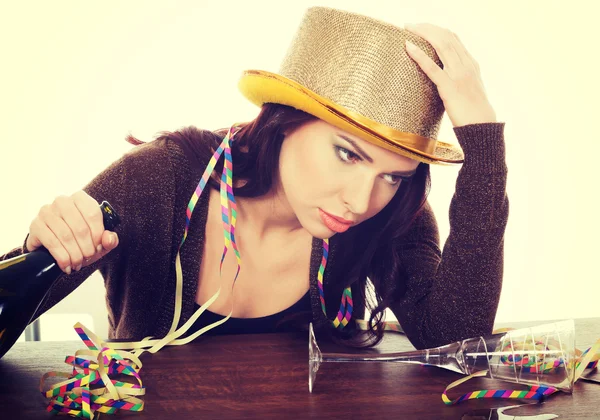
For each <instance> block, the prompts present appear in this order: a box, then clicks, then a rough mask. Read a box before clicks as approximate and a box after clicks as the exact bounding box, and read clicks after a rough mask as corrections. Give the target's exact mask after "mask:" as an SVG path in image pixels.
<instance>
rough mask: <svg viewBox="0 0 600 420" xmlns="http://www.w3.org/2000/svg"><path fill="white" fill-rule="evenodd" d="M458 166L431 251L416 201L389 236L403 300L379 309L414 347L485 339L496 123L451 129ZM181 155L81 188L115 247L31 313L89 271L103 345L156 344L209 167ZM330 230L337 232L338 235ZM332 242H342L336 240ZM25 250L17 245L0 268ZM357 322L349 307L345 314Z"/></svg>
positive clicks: (124, 164) (495, 201)
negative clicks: (101, 296)
mask: <svg viewBox="0 0 600 420" xmlns="http://www.w3.org/2000/svg"><path fill="white" fill-rule="evenodd" d="M454 132H455V134H456V136H457V139H458V141H459V144H460V145H461V147H462V148H463V151H464V152H465V162H464V164H463V166H462V167H461V169H460V171H459V175H458V179H457V182H456V191H455V194H454V196H453V198H452V202H451V204H450V235H449V237H448V238H447V240H446V243H445V245H444V249H443V252H442V251H441V250H440V245H439V244H440V241H439V233H438V228H437V222H436V220H435V217H434V214H433V212H432V210H431V207H430V206H429V205H427V206H426V208H425V211H423V212H422V213H421V214H420V215H419V217H418V218H417V219H416V221H415V222H414V223H413V225H412V227H411V229H410V230H409V232H408V233H407V234H406V235H404V236H403V237H402V238H401V239H399V240H397V242H398V243H397V244H396V246H397V247H398V250H399V251H400V252H399V254H400V255H401V258H402V265H403V267H404V269H403V277H402V278H397V279H392V278H388V279H386V281H388V282H403V283H404V285H405V286H404V287H405V290H406V291H405V293H404V294H403V295H402V296H398V297H397V299H395V300H394V302H393V303H392V304H391V305H390V308H391V309H392V311H393V312H394V314H395V315H396V317H397V318H398V320H399V322H400V324H401V325H402V328H403V329H404V331H405V332H406V334H407V337H408V338H409V340H410V341H411V342H412V343H413V345H414V346H415V347H416V348H426V347H433V346H438V345H442V344H446V343H449V342H452V341H455V340H459V339H463V338H468V337H473V336H478V335H483V334H487V333H490V332H491V330H492V326H493V323H494V319H495V315H496V310H497V306H498V300H499V297H500V290H501V285H502V273H503V245H504V231H505V227H506V223H507V220H508V198H507V196H506V177H507V167H506V163H505V144H504V123H482V124H470V125H466V126H462V127H455V128H454ZM185 150H186V148H185V147H182V145H180V144H178V143H177V142H176V141H174V140H171V139H165V138H161V139H158V140H155V141H152V142H149V143H145V144H142V145H139V146H137V147H135V148H134V149H132V150H131V151H129V152H128V153H126V154H124V156H122V157H121V158H120V159H118V160H117V161H115V162H114V163H113V164H111V165H110V166H109V167H108V168H107V169H106V170H104V171H103V172H102V173H100V174H99V175H98V176H97V177H96V178H94V179H93V180H92V181H91V182H90V183H89V184H88V185H87V186H86V187H85V188H84V190H85V191H86V192H87V193H88V194H89V195H90V196H92V197H93V198H95V199H96V200H97V201H98V202H101V201H102V200H107V201H109V202H110V203H111V204H112V205H113V207H114V208H115V210H116V211H117V212H118V213H119V215H120V216H121V219H122V224H121V225H120V226H119V227H118V228H117V229H116V231H117V233H118V234H119V238H120V243H119V246H118V247H117V248H116V249H115V250H113V251H111V252H110V253H109V254H108V255H107V256H105V257H104V258H102V259H101V260H99V261H97V262H95V263H94V264H92V265H91V266H88V267H85V268H83V269H82V270H80V271H79V272H73V273H72V274H71V275H66V274H63V275H62V276H61V277H60V278H59V279H58V280H57V282H56V284H55V285H54V286H53V287H52V289H51V290H50V292H49V294H48V296H47V298H46V300H45V301H44V302H43V304H42V305H41V307H40V309H39V310H38V312H37V314H36V315H35V318H37V317H38V316H39V315H41V314H42V313H44V312H45V311H47V310H48V309H49V308H51V307H52V306H54V305H55V304H56V303H58V302H59V301H61V300H62V299H64V298H65V297H66V296H67V295H68V294H69V293H71V292H72V291H73V290H74V289H76V288H77V287H78V286H79V285H80V284H81V283H82V282H83V281H84V280H85V279H86V278H88V277H89V276H90V275H91V274H92V273H93V272H94V271H96V270H100V272H101V274H102V276H103V277H104V281H105V286H106V304H107V308H108V318H109V338H110V339H128V340H139V339H142V338H143V337H146V336H154V337H163V336H164V335H165V334H166V333H167V332H168V330H169V327H170V325H171V321H172V317H173V311H174V305H175V257H176V255H177V249H178V247H179V244H180V242H181V239H182V235H183V230H184V227H185V213H186V212H185V210H186V207H187V204H188V201H189V199H190V197H191V195H192V193H193V191H194V190H195V188H196V186H197V184H198V182H199V180H200V177H201V176H202V172H203V170H204V167H205V166H206V164H207V163H208V162H198V159H197V158H196V157H195V156H193V155H192V154H191V153H189V152H187V153H186V151H185ZM209 196H210V195H209V194H203V196H202V197H201V198H200V200H198V203H197V205H196V208H195V210H194V215H193V217H192V221H191V226H190V230H189V233H188V236H187V239H186V241H185V243H184V245H183V247H182V249H181V264H182V270H183V302H182V313H181V319H180V324H179V325H183V323H185V322H186V321H187V320H188V319H189V318H190V316H191V315H192V314H193V312H194V302H195V296H196V288H197V284H198V273H199V267H200V263H201V261H200V259H201V256H202V246H203V244H204V232H205V224H206V217H207V211H208V198H209ZM338 235H339V236H338ZM338 235H336V236H338V238H337V239H336V241H335V245H334V241H332V245H331V249H330V255H329V261H328V266H327V267H328V270H326V271H325V275H324V285H325V287H324V288H325V300H326V304H327V312H328V317H329V319H333V317H334V316H335V315H336V314H337V310H338V308H339V299H340V297H341V294H342V286H341V285H340V286H338V287H328V284H329V285H331V283H332V282H331V281H329V277H328V272H329V271H330V270H329V268H330V267H333V266H334V265H335V264H344V261H337V260H336V249H335V247H336V246H344V245H348V246H351V244H344V239H343V235H344V234H338ZM340 244H342V245H340ZM23 252H27V249H26V248H25V245H24V244H23V245H22V246H21V247H18V248H15V249H13V250H12V251H10V252H9V253H7V254H5V255H3V256H0V261H1V260H3V259H6V258H11V257H14V256H16V255H19V254H22V253H23ZM321 252H322V251H321V240H319V239H316V238H315V239H314V240H313V245H312V254H311V260H310V297H311V303H312V312H313V322H315V323H317V324H320V325H323V324H324V323H328V322H330V321H328V320H327V319H326V318H325V316H324V314H323V312H322V310H321V305H320V301H319V291H318V286H317V271H318V269H319V265H320V260H321V255H322V253H321ZM362 316H364V306H363V304H362V303H361V302H358V301H356V300H355V311H354V317H362Z"/></svg>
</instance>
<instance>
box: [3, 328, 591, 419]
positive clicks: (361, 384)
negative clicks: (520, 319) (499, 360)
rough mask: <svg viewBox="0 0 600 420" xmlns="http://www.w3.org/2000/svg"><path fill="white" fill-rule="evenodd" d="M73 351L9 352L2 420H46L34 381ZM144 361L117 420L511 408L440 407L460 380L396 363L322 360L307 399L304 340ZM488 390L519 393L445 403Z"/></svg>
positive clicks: (244, 338)
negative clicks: (134, 408)
mask: <svg viewBox="0 0 600 420" xmlns="http://www.w3.org/2000/svg"><path fill="white" fill-rule="evenodd" d="M533 324H536V323H529V325H533ZM524 325H525V324H519V325H518V326H519V327H521V326H524ZM576 331H577V342H578V343H582V345H581V346H579V347H580V348H581V347H583V345H584V344H585V345H589V344H591V343H593V342H594V341H595V340H597V339H598V338H600V318H593V319H581V320H577V321H576ZM321 347H322V350H324V351H332V350H337V351H342V350H345V349H341V348H339V347H335V346H333V345H331V344H328V343H321ZM80 348H83V345H82V343H80V342H75V341H72V342H29V343H18V344H17V345H15V346H14V347H13V349H11V350H10V351H9V352H8V353H7V354H6V356H4V358H2V359H1V360H0V418H1V419H7V420H9V419H10V420H13V419H48V418H50V417H52V416H51V415H50V414H49V413H47V412H46V411H45V407H46V399H45V398H44V397H43V396H42V395H41V394H40V392H39V389H38V387H39V380H40V377H41V376H42V375H43V374H44V373H45V372H48V371H51V370H59V371H63V372H68V371H69V367H68V366H67V365H66V364H64V362H63V360H64V357H65V356H66V355H70V354H73V353H74V352H75V351H76V350H77V349H80ZM411 349H413V347H412V346H411V345H410V343H409V342H408V340H407V339H406V338H405V337H404V336H401V335H399V334H389V335H388V336H386V338H385V340H384V342H383V343H382V344H381V345H380V346H379V347H378V348H377V349H375V350H371V351H376V352H379V351H381V352H384V351H403V350H411ZM142 362H143V363H144V366H143V368H142V370H141V377H142V380H143V382H144V385H145V386H146V387H147V391H146V396H145V402H146V407H145V409H144V411H143V412H141V413H125V412H123V413H121V414H119V417H120V418H123V417H127V418H131V419H138V418H139V419H168V418H170V417H171V418H191V419H196V418H198V419H212V418H221V419H246V418H254V417H257V418H262V419H275V418H277V419H281V418H285V419H291V418H323V419H336V418H340V419H342V418H343V419H347V418H371V417H372V418H378V419H392V418H393V419H399V418H402V419H446V418H448V419H458V418H460V417H461V415H462V414H463V413H464V412H467V411H470V410H472V409H476V408H486V407H497V406H503V405H512V404H514V403H515V402H514V400H512V401H506V400H476V401H468V402H463V403H461V404H459V405H457V406H453V407H447V406H445V405H444V404H443V403H442V400H441V393H442V392H443V390H444V389H445V387H446V386H447V385H448V384H449V383H450V382H452V381H454V380H456V379H458V378H460V377H461V376H460V375H458V374H454V373H452V372H448V371H444V370H442V369H438V368H433V367H422V366H410V365H401V364H394V363H324V364H322V365H321V369H320V370H319V373H318V376H317V381H316V384H315V388H314V392H313V393H312V394H310V393H309V392H308V337H307V334H257V335H237V336H214V337H199V338H198V339H197V340H196V341H195V342H193V343H190V344H188V345H186V346H180V347H167V348H164V349H162V350H161V351H160V352H158V353H156V354H145V355H143V356H142ZM491 388H502V389H506V388H509V389H514V388H518V387H516V386H512V384H509V383H506V382H498V381H491V380H487V379H478V380H471V381H468V382H467V383H466V384H463V385H461V386H460V387H459V388H456V389H455V390H453V391H451V397H457V396H459V395H461V394H462V393H464V392H468V391H473V390H475V389H491ZM598 401H600V386H598V385H597V384H594V383H589V382H582V381H580V382H577V383H576V384H575V392H574V393H573V394H572V395H568V394H564V393H558V394H555V395H553V396H551V397H550V398H549V399H548V400H547V401H546V403H544V404H543V405H541V406H531V407H524V408H520V409H516V410H512V412H510V414H512V415H517V414H520V415H532V414H539V413H555V414H558V415H560V416H561V417H562V418H577V419H588V418H589V419H592V418H594V419H595V418H598V414H597V402H598ZM101 418H111V417H109V416H106V415H102V416H101Z"/></svg>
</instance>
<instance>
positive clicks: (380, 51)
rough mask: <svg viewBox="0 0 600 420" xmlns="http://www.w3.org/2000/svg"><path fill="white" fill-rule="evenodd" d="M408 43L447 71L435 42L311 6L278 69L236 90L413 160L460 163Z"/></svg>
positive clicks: (246, 77) (248, 77)
mask: <svg viewBox="0 0 600 420" xmlns="http://www.w3.org/2000/svg"><path fill="white" fill-rule="evenodd" d="M406 39H409V40H410V41H411V42H413V43H414V44H416V45H417V46H418V47H420V48H421V49H422V50H423V51H425V53H426V54H427V55H429V57H431V58H432V59H433V60H434V61H435V62H436V63H437V64H438V65H439V66H440V67H443V65H442V62H441V60H440V59H439V57H438V56H437V54H436V52H435V49H434V48H433V47H432V46H431V44H429V43H428V42H427V41H425V40H424V39H423V38H421V37H419V36H416V35H414V34H412V33H411V32H409V31H407V30H405V29H404V28H400V27H397V26H394V25H391V24H389V23H386V22H382V21H379V20H376V19H373V18H370V17H367V16H363V15H360V14H356V13H351V12H346V11H343V10H338V9H332V8H327V7H311V8H309V9H308V10H307V11H306V12H305V14H304V17H303V19H302V21H301V23H300V27H299V28H298V31H297V32H296V35H295V37H294V38H293V40H292V43H291V45H290V47H289V49H288V51H287V53H286V55H285V58H284V60H283V63H282V64H281V67H280V69H279V72H278V73H271V72H268V71H264V70H246V71H244V72H243V74H242V77H241V78H240V80H239V83H238V87H239V89H240V90H241V92H242V94H243V95H244V96H246V98H248V99H249V100H250V101H251V102H253V103H254V104H256V105H258V106H262V105H263V104H264V103H269V102H270V103H278V104H283V105H288V106H292V107H294V108H297V109H300V110H303V111H305V112H308V113H309V114H312V115H314V116H316V117H318V118H320V119H322V120H324V121H326V122H328V123H330V124H332V125H334V126H336V127H338V128H340V129H342V130H344V131H346V132H348V133H350V134H353V135H356V136H357V137H359V138H362V139H364V140H366V141H369V142H371V143H373V144H375V145H377V146H381V147H383V148H385V149H388V150H391V151H393V152H395V153H398V154H400V155H403V156H407V157H409V158H411V159H415V160H418V161H420V162H425V163H433V164H456V163H462V162H463V161H464V155H463V152H462V150H461V149H460V147H459V146H456V145H452V144H449V143H444V142H441V141H438V140H437V134H438V130H439V127H440V124H441V122H442V116H443V114H444V111H445V109H444V104H443V102H442V99H441V98H440V96H439V94H438V91H437V87H436V85H435V84H434V83H433V82H432V81H431V80H430V79H429V77H428V76H427V75H426V74H425V73H424V72H423V70H421V68H420V67H419V65H418V64H417V63H416V62H414V61H413V59H412V58H410V56H409V55H408V54H407V53H406V50H405V40H406Z"/></svg>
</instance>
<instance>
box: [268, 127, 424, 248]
mask: <svg viewBox="0 0 600 420" xmlns="http://www.w3.org/2000/svg"><path fill="white" fill-rule="evenodd" d="M418 164H419V162H418V161H416V160H413V159H409V158H407V157H404V156H400V155H398V154H396V153H393V152H391V151H389V150H386V149H383V148H381V147H378V146H375V145H374V144H372V143H369V142H367V141H365V140H361V139H359V138H358V137H356V136H353V135H351V134H348V133H347V132H345V131H343V130H340V129H338V128H336V127H334V126H332V125H331V124H329V123H327V122H325V121H322V120H316V121H313V122H310V123H306V124H304V125H303V126H301V127H300V128H298V129H296V130H295V131H293V132H291V133H289V134H288V135H287V136H286V137H285V139H284V141H283V144H282V147H281V154H280V158H279V174H280V188H281V190H282V191H283V193H284V194H285V197H286V199H287V201H288V203H289V205H290V207H291V209H292V210H293V211H294V213H295V214H296V217H297V218H298V221H299V222H300V224H301V225H302V226H303V227H304V229H306V230H307V231H308V232H309V233H310V234H311V235H312V236H315V237H317V238H321V239H324V238H329V237H331V236H333V235H335V233H341V232H344V231H345V230H347V229H348V228H350V227H351V226H353V225H356V224H358V223H361V222H363V221H365V220H367V219H369V218H371V217H373V216H375V215H376V214H377V213H379V212H380V211H381V210H382V209H383V208H384V207H385V206H386V205H387V204H388V203H389V202H390V200H391V199H392V198H393V196H394V194H395V193H396V191H398V188H399V187H400V184H401V183H402V182H403V179H405V180H406V179H407V178H409V177H410V176H411V175H412V174H414V172H415V171H416V169H417V166H418ZM339 219H342V220H339ZM343 219H345V221H344V220H343Z"/></svg>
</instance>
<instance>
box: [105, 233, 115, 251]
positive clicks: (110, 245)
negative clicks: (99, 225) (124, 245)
mask: <svg viewBox="0 0 600 420" xmlns="http://www.w3.org/2000/svg"><path fill="white" fill-rule="evenodd" d="M117 245H119V236H118V235H117V234H116V233H115V232H111V231H110V230H105V231H104V232H102V248H104V251H111V250H113V249H115V248H116V247H117Z"/></svg>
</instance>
